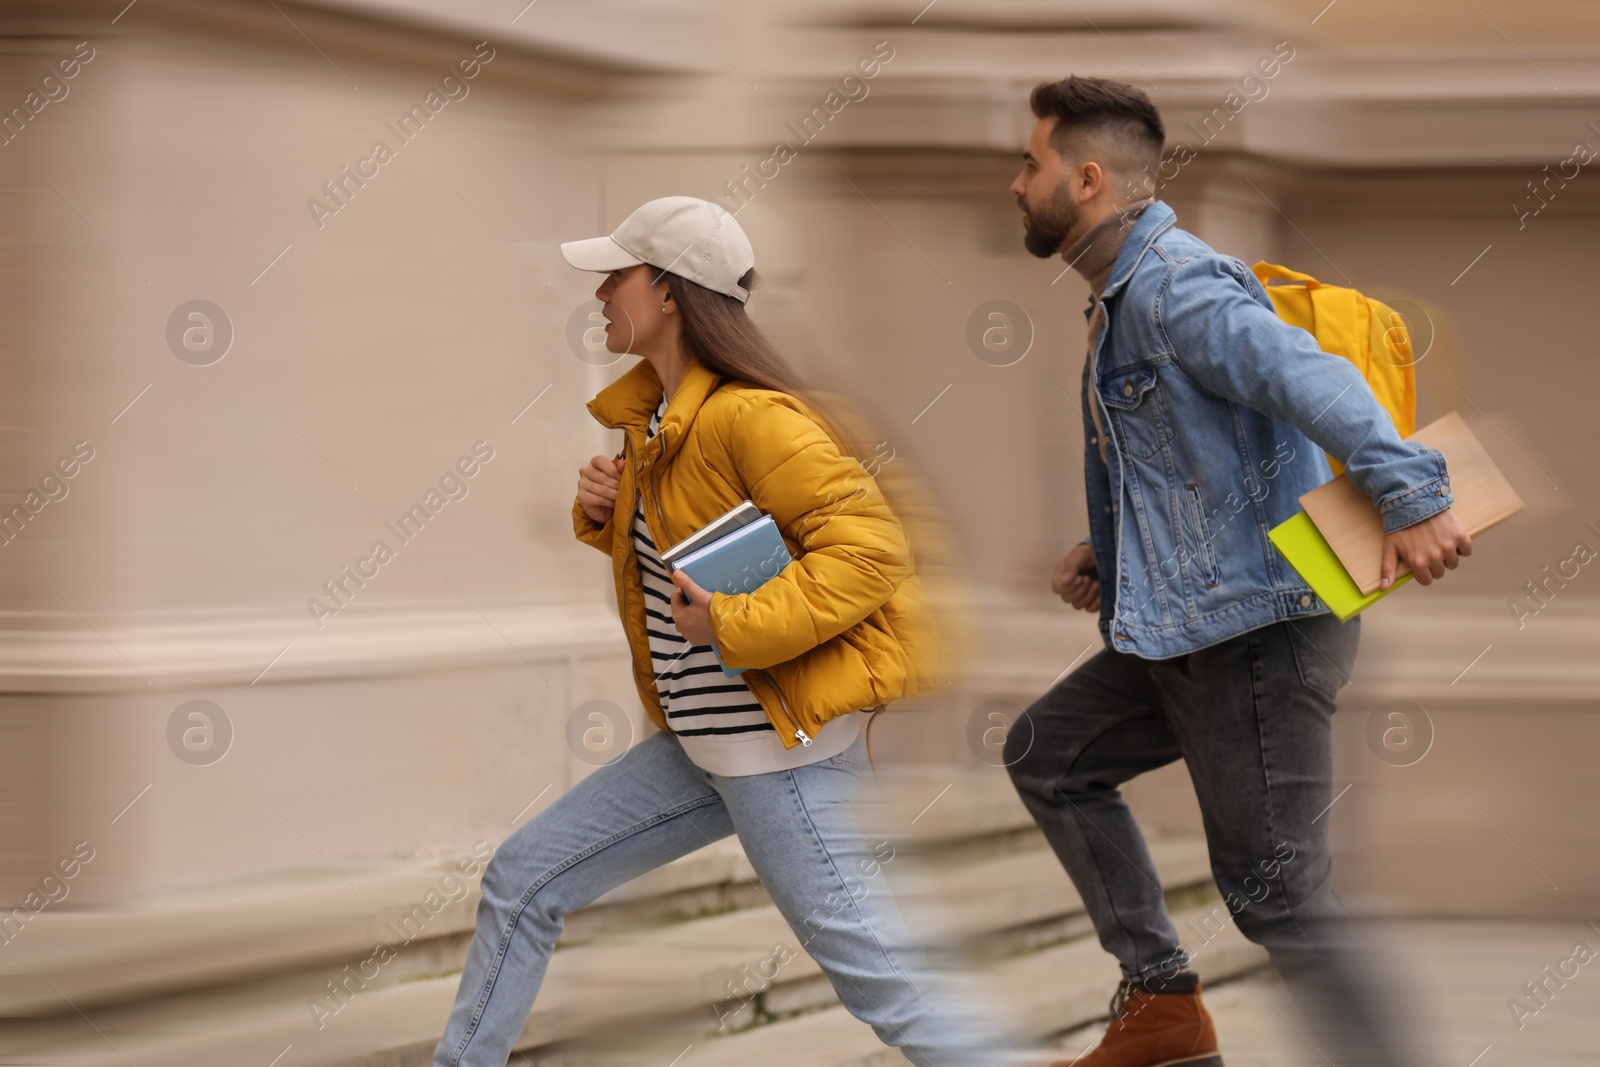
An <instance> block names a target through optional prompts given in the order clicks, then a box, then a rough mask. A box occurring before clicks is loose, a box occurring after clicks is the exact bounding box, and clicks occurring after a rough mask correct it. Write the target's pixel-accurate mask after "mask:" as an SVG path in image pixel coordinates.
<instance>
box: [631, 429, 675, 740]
mask: <svg viewBox="0 0 1600 1067" xmlns="http://www.w3.org/2000/svg"><path fill="white" fill-rule="evenodd" d="M618 456H619V457H620V456H627V457H628V458H629V459H631V460H634V461H637V460H638V450H637V449H635V448H633V447H632V444H631V442H629V441H627V440H626V439H625V440H624V442H623V446H622V451H621V452H620V453H618ZM630 466H632V468H633V495H634V499H635V504H634V506H633V508H631V509H629V512H628V515H629V518H628V539H627V545H628V548H627V551H626V554H624V556H623V557H622V560H623V563H622V565H623V567H624V568H625V569H627V568H632V569H633V570H634V571H635V572H637V570H638V568H639V562H638V552H637V551H636V550H635V549H634V547H633V518H632V516H633V512H634V511H636V510H638V506H639V505H638V503H637V500H638V498H639V496H640V494H641V493H642V492H643V490H642V489H640V488H639V465H638V463H637V462H634V463H632V464H630ZM622 599H623V610H624V611H626V610H627V599H628V582H627V580H626V579H624V581H623V583H622ZM646 622H647V624H648V620H646ZM649 647H650V641H649V638H648V637H647V638H646V639H645V648H646V650H648V649H649ZM650 666H651V668H652V671H653V670H654V667H655V662H654V660H652V661H651V664H650ZM652 681H653V680H652ZM659 702H660V697H659V692H658V695H657V703H658V704H659ZM657 710H658V711H659V710H661V709H660V708H659V707H658V708H657ZM662 717H663V719H664V718H665V713H664V712H663V715H662ZM668 729H669V730H670V729H671V727H670V726H669V727H668Z"/></svg>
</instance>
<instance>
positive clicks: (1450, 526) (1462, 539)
mask: <svg viewBox="0 0 1600 1067" xmlns="http://www.w3.org/2000/svg"><path fill="white" fill-rule="evenodd" d="M1470 555H1472V538H1470V537H1468V536H1467V529H1466V527H1465V526H1462V525H1461V520H1460V519H1458V518H1456V513H1455V510H1454V509H1453V508H1446V509H1444V510H1443V511H1440V512H1437V513H1436V514H1434V515H1432V516H1430V517H1428V518H1426V519H1423V520H1422V521H1421V522H1419V523H1415V524H1413V525H1411V526H1407V527H1406V528H1405V529H1403V530H1396V531H1395V532H1394V533H1392V534H1389V535H1388V536H1387V537H1385V538H1384V539H1383V569H1382V570H1381V571H1379V581H1378V588H1380V589H1387V588H1389V587H1390V586H1391V585H1393V584H1394V578H1395V571H1396V570H1398V569H1399V565H1400V564H1399V561H1400V560H1404V561H1405V562H1406V564H1407V566H1409V567H1410V568H1411V575H1412V577H1414V578H1416V580H1417V582H1418V584H1420V585H1432V584H1433V580H1434V579H1435V578H1443V577H1444V572H1445V568H1446V567H1448V568H1450V569H1451V570H1455V569H1456V565H1457V564H1458V563H1459V562H1460V557H1461V556H1470Z"/></svg>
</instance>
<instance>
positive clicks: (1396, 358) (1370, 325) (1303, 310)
mask: <svg viewBox="0 0 1600 1067" xmlns="http://www.w3.org/2000/svg"><path fill="white" fill-rule="evenodd" d="M1250 269H1251V270H1253V271H1254V272H1255V275H1256V277H1257V278H1258V279H1260V281H1261V286H1262V288H1264V289H1265V290H1266V291H1267V296H1269V297H1271V298H1272V306H1273V307H1274V308H1275V309H1276V310H1277V312H1278V317H1279V318H1280V319H1282V320H1283V321H1284V322H1287V323H1288V324H1289V325H1291V326H1299V327H1300V328H1301V329H1303V330H1306V331H1307V332H1308V333H1310V334H1311V336H1313V337H1315V338H1316V339H1317V344H1318V346H1319V347H1321V349H1322V350H1323V351H1324V352H1330V353H1332V354H1333V355H1336V356H1343V357H1344V358H1345V359H1348V360H1349V361H1350V362H1351V363H1354V364H1355V365H1356V369H1357V370H1359V371H1360V372H1361V374H1362V377H1364V378H1366V380H1367V385H1369V386H1371V388H1372V393H1373V395H1374V396H1376V397H1377V398H1378V403H1380V404H1382V405H1383V407H1384V409H1385V410H1386V411H1388V412H1389V417H1390V418H1391V419H1393V420H1394V428H1395V429H1396V430H1398V431H1399V433H1400V436H1401V437H1409V436H1410V435H1411V433H1412V432H1413V431H1414V430H1416V428H1417V376H1416V360H1415V358H1414V356H1413V354H1412V351H1411V336H1410V334H1409V333H1408V332H1407V330H1406V324H1405V319H1403V318H1402V317H1401V315H1400V313H1399V312H1397V311H1395V310H1394V309H1393V308H1391V307H1390V306H1389V305H1388V304H1385V303H1383V302H1382V301H1381V300H1374V299H1373V298H1372V297H1369V296H1363V295H1362V294H1361V293H1359V292H1357V291H1356V290H1354V289H1346V288H1344V287H1342V286H1338V285H1324V284H1322V283H1321V282H1319V281H1317V280H1316V279H1315V278H1313V277H1312V276H1311V275H1309V274H1301V273H1300V272H1299V271H1294V270H1290V269H1289V268H1288V267H1283V266H1279V265H1278V264H1276V263H1268V262H1267V261H1266V260H1262V261H1261V262H1260V263H1257V264H1256V265H1255V266H1253V267H1251V268H1250ZM1274 282H1276V283H1279V284H1274ZM1328 463H1329V464H1330V465H1332V467H1333V473H1334V476H1335V477H1337V476H1338V475H1339V474H1340V473H1342V472H1343V471H1344V466H1343V464H1341V463H1340V462H1339V461H1338V460H1336V459H1334V458H1333V457H1332V456H1329V457H1328Z"/></svg>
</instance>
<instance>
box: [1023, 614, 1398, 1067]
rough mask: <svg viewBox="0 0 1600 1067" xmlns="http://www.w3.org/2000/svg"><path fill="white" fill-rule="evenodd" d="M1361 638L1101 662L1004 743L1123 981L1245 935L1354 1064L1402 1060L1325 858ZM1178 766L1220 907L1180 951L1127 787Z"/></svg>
mask: <svg viewBox="0 0 1600 1067" xmlns="http://www.w3.org/2000/svg"><path fill="white" fill-rule="evenodd" d="M1360 626H1361V620H1360V619H1359V618H1356V619H1352V620H1351V621H1350V622H1348V623H1344V624H1341V623H1340V622H1339V621H1338V620H1337V619H1336V618H1335V617H1334V616H1332V615H1328V614H1324V615H1314V616H1310V617H1308V618H1301V619H1296V620H1292V621H1285V622H1278V623H1273V624H1270V625H1267V626H1263V627H1260V628H1259V629H1255V630H1251V631H1249V632H1247V633H1243V634H1240V635H1238V636H1236V637H1233V638H1229V639H1228V640H1226V641H1223V642H1220V643H1218V644H1215V645H1212V646H1210V647H1208V648H1203V649H1201V650H1199V651H1197V652H1192V653H1189V654H1187V655H1182V656H1175V657H1173V658H1170V659H1162V660H1148V659H1142V658H1140V657H1138V656H1134V655H1130V654H1127V653H1120V652H1114V651H1110V650H1104V651H1101V652H1100V653H1099V654H1098V655H1096V656H1095V657H1093V658H1092V659H1090V660H1089V661H1088V662H1087V663H1085V664H1083V666H1081V667H1079V668H1078V669H1077V670H1075V671H1073V672H1072V673H1071V674H1069V675H1067V677H1065V678H1063V679H1062V680H1061V681H1060V682H1058V683H1057V684H1056V685H1055V686H1054V687H1053V688H1052V689H1051V690H1050V691H1049V692H1047V693H1045V694H1044V695H1043V696H1042V697H1040V698H1039V699H1038V700H1036V701H1035V702H1034V703H1033V704H1032V705H1031V706H1029V708H1028V709H1027V711H1026V712H1025V713H1024V714H1023V715H1022V717H1021V718H1019V719H1018V720H1017V721H1016V723H1014V724H1013V725H1012V727H1011V730H1010V732H1009V734H1008V735H1007V738H1006V745H1005V760H1006V765H1007V766H1008V768H1009V769H1010V773H1011V779H1012V782H1013V784H1014V785H1015V786H1016V788H1017V791H1018V793H1020V794H1021V797H1022V800H1023V802H1024V803H1025V804H1026V805H1027V807H1028V810H1029V811H1030V812H1031V813H1032V814H1033V817H1034V820H1035V821H1036V822H1037V823H1038V824H1039V828H1040V829H1041V830H1042V831H1043V832H1044V835H1045V837H1046V838H1047V839H1048V840H1049V842H1050V845H1051V847H1052V848H1053V849H1054V850H1055V853H1056V855H1057V856H1058V857H1059V858H1060V860H1061V863H1062V865H1063V866H1064V867H1065V868H1066V870H1067V873H1068V874H1069V875H1070V876H1071V878H1072V881H1073V884H1074V885H1075V886H1076V887H1077V889H1078V892H1079V893H1080V894H1081V895H1082V897H1083V901H1084V906H1085V907H1086V909H1087V910H1088V913H1089V916H1090V918H1091V919H1092V920H1093V922H1094V925H1095V930H1096V932H1097V933H1098V934H1099V937H1100V943H1101V944H1102V945H1103V946H1104V947H1105V949H1106V951H1108V952H1110V953H1111V954H1112V955H1114V956H1116V958H1117V959H1118V960H1119V961H1120V962H1121V964H1122V970H1123V974H1124V976H1125V977H1127V978H1130V979H1135V980H1141V981H1143V980H1151V979H1154V978H1157V977H1158V976H1160V975H1162V974H1171V973H1173V972H1174V971H1176V970H1177V969H1178V968H1179V967H1181V966H1184V965H1186V964H1187V962H1188V960H1189V957H1190V956H1191V955H1195V956H1200V955H1203V954H1204V951H1205V944H1206V943H1209V941H1210V940H1211V938H1213V937H1215V936H1216V934H1217V933H1218V932H1220V930H1221V929H1222V928H1224V927H1225V926H1226V925H1227V923H1228V922H1230V921H1231V922H1236V923H1237V924H1238V927H1239V930H1240V932H1241V933H1243V934H1244V935H1245V936H1246V937H1248V938H1249V939H1250V940H1252V941H1254V942H1256V943H1257V944H1260V945H1262V946H1264V947H1265V948H1266V949H1267V951H1268V953H1269V954H1270V956H1271V958H1272V962H1273V964H1274V965H1276V966H1277V967H1278V969H1279V970H1280V971H1281V972H1283V974H1284V976H1285V978H1286V979H1287V980H1288V982H1289V985H1290V988H1291V990H1292V991H1293V992H1294V995H1295V997H1296V1000H1297V1001H1298V1002H1299V1003H1300V1005H1301V1007H1302V1008H1303V1009H1304V1010H1305V1011H1306V1012H1307V1013H1308V1015H1312V1016H1314V1017H1315V1018H1316V1020H1317V1021H1318V1022H1319V1023H1320V1024H1321V1025H1318V1026H1316V1031H1318V1032H1320V1033H1321V1034H1322V1037H1321V1038H1314V1041H1315V1043H1316V1044H1317V1045H1318V1047H1319V1049H1320V1050H1323V1051H1324V1053H1325V1055H1329V1056H1333V1055H1334V1054H1335V1052H1336V1050H1337V1052H1338V1053H1339V1058H1337V1059H1335V1060H1334V1062H1336V1063H1338V1064H1340V1065H1341V1067H1342V1065H1343V1064H1346V1063H1363V1064H1365V1063H1374V1064H1378V1063H1394V1062H1398V1061H1397V1059H1396V1054H1395V1053H1394V1052H1393V1051H1392V1050H1391V1049H1390V1048H1389V1047H1388V1046H1389V1044H1390V1041H1389V1039H1388V1037H1386V1036H1385V1035H1386V1034H1387V1032H1388V1031H1389V1030H1390V1027H1389V1025H1388V1023H1387V1022H1386V1021H1385V1019H1386V1013H1385V1012H1383V1011H1382V1010H1381V1009H1380V1008H1379V1007H1378V1006H1377V1004H1376V1003H1375V1001H1376V1000H1377V999H1378V998H1377V996H1376V994H1375V993H1374V992H1373V991H1372V986H1371V983H1369V982H1368V981H1367V976H1366V975H1365V974H1362V973H1360V972H1359V971H1358V969H1357V968H1356V967H1355V966H1354V960H1353V958H1352V953H1351V949H1350V946H1349V943H1348V936H1347V935H1348V931H1347V930H1346V928H1345V924H1344V922H1343V921H1342V914H1343V913H1342V909H1341V908H1340V905H1339V902H1338V900H1337V898H1336V897H1335V896H1334V892H1333V881H1332V863H1331V860H1330V858H1329V852H1328V824H1329V821H1330V819H1329V818H1328V816H1327V811H1328V807H1329V805H1330V804H1331V803H1332V802H1333V790H1332V776H1333V755H1332V717H1333V713H1334V709H1335V698H1336V696H1337V694H1338V690H1339V687H1340V686H1342V685H1343V684H1344V683H1345V682H1346V681H1347V680H1348V677H1349V674H1350V669H1351V666H1352V665H1353V664H1354V662H1355V655H1356V647H1357V645H1358V644H1359V642H1360V632H1361V631H1360ZM1178 759H1182V760H1185V761H1186V762H1187V763H1188V768H1189V774H1190V776H1191V778H1192V779H1193V781H1194V787H1195V793H1196V795H1197V797H1198V799H1199V802H1200V812H1201V816H1202V819H1203V821H1204V825H1205V831H1206V841H1207V844H1208V846H1209V849H1210V854H1211V870H1212V876H1213V877H1214V878H1215V880H1216V883H1217V888H1218V889H1219V890H1220V891H1221V893H1222V896H1223V901H1224V905H1223V906H1222V911H1214V912H1213V913H1212V916H1213V917H1212V918H1211V919H1208V920H1207V922H1206V923H1205V924H1204V926H1205V928H1204V929H1198V928H1197V929H1194V930H1190V931H1188V936H1187V937H1186V938H1184V939H1183V941H1180V938H1179V935H1178V931H1177V930H1176V929H1174V927H1173V924H1172V920H1171V919H1170V918H1168V916H1167V911H1166V905H1165V903H1164V901H1163V898H1162V889H1161V884H1160V879H1159V877H1158V876H1157V874H1156V869H1155V865H1154V864H1153V863H1152V862H1151V860H1150V853H1149V850H1148V849H1147V848H1146V847H1145V841H1144V836H1143V835H1142V834H1141V833H1140V832H1139V827H1138V825H1137V824H1136V823H1135V822H1134V819H1133V815H1132V813H1131V812H1130V811H1129V810H1128V806H1127V804H1126V803H1125V802H1124V801H1123V799H1122V794H1121V792H1120V791H1119V789H1118V787H1119V786H1120V785H1121V784H1122V783H1123V782H1126V781H1128V780H1129V779H1130V778H1133V777H1135V776H1136V775H1139V774H1141V773H1143V772H1145V771H1148V770H1153V769H1154V768H1156V767H1161V766H1164V765H1166V764H1168V763H1172V762H1173V761H1175V760H1178ZM1184 941H1187V943H1188V945H1189V948H1186V947H1185V944H1184V943H1183V942H1184ZM1152 984H1153V985H1157V984H1156V983H1152ZM1157 988H1159V986H1158V985H1157Z"/></svg>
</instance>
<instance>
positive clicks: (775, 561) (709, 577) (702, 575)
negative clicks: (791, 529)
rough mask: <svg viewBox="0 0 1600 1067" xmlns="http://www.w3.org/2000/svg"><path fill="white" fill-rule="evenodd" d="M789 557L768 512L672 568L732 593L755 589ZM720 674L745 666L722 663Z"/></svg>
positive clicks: (707, 586)
mask: <svg viewBox="0 0 1600 1067" xmlns="http://www.w3.org/2000/svg"><path fill="white" fill-rule="evenodd" d="M791 559H792V557H791V556H790V555H789V549H788V547H787V546H786V545H785V544H784V543H783V535H782V534H780V533H779V532H778V524H777V523H776V522H773V521H772V516H771V515H763V516H761V518H759V519H757V520H756V521H755V522H752V523H750V524H749V525H747V526H741V527H739V528H738V529H737V530H734V531H733V532H732V533H730V534H724V535H723V536H722V537H719V538H717V540H715V541H713V542H711V543H710V544H709V545H706V546H704V547H703V548H697V549H695V550H694V551H693V552H691V553H689V554H688V555H687V556H684V557H683V558H682V559H680V560H678V563H677V566H676V567H675V568H674V569H675V570H681V571H683V572H684V573H685V574H687V575H688V576H689V577H690V578H693V579H694V582H695V584H696V585H698V586H700V588H702V589H708V590H711V591H712V592H717V593H727V594H728V595H729V596H733V595H735V594H738V593H750V592H754V591H755V590H756V589H757V588H759V587H760V586H761V585H762V584H763V583H765V582H766V581H767V579H769V578H775V577H777V576H778V574H779V573H781V572H782V571H783V568H785V567H787V566H788V565H789V563H790V561H791ZM712 648H713V649H714V650H716V652H717V661H718V662H719V663H720V662H721V660H722V652H721V650H720V649H717V648H716V646H715V645H713V646H712ZM722 673H723V674H724V675H726V676H727V677H729V678H732V677H735V676H736V675H740V674H743V673H744V668H742V667H741V668H739V669H738V670H729V669H728V668H727V667H726V666H725V667H723V668H722Z"/></svg>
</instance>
